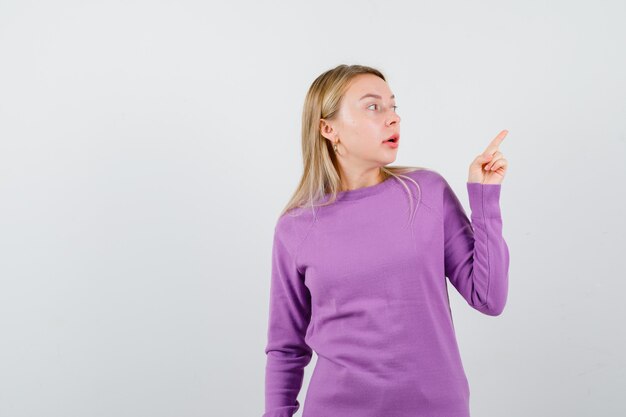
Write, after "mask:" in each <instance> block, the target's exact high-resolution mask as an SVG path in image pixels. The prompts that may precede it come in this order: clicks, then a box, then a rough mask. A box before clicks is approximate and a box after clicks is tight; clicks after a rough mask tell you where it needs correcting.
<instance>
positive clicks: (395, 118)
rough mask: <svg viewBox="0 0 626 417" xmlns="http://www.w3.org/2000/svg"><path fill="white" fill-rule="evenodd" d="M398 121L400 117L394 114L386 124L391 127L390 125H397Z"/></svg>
mask: <svg viewBox="0 0 626 417" xmlns="http://www.w3.org/2000/svg"><path fill="white" fill-rule="evenodd" d="M400 120H402V119H401V118H400V116H399V115H398V114H396V113H394V114H393V115H392V116H391V119H389V121H388V122H387V124H388V125H391V124H393V123H395V124H398V123H400Z"/></svg>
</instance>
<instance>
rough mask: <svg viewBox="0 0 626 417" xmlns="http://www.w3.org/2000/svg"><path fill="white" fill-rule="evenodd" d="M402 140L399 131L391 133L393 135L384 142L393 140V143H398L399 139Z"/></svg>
mask: <svg viewBox="0 0 626 417" xmlns="http://www.w3.org/2000/svg"><path fill="white" fill-rule="evenodd" d="M399 140H400V135H398V134H397V133H396V134H394V135H391V137H389V138H388V139H387V140H384V141H383V142H393V143H398V141H399Z"/></svg>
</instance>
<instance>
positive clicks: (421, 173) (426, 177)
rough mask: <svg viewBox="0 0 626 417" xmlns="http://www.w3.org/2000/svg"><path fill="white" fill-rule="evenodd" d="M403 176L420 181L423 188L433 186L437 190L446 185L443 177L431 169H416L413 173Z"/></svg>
mask: <svg viewBox="0 0 626 417" xmlns="http://www.w3.org/2000/svg"><path fill="white" fill-rule="evenodd" d="M404 175H408V176H409V177H411V178H413V179H414V180H418V181H420V184H422V185H425V186H430V187H433V186H434V187H437V188H439V187H441V186H444V185H445V184H447V181H446V179H445V178H444V176H443V175H442V174H440V173H439V172H438V171H436V170H434V169H432V168H423V167H418V168H416V169H415V170H413V171H410V172H407V173H405V174H404Z"/></svg>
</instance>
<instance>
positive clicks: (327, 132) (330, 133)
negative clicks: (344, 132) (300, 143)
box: [320, 119, 337, 142]
mask: <svg viewBox="0 0 626 417" xmlns="http://www.w3.org/2000/svg"><path fill="white" fill-rule="evenodd" d="M320 134H321V135H322V136H324V137H325V138H326V139H328V140H330V141H331V142H334V140H335V137H336V136H337V132H336V131H335V128H334V127H333V126H332V125H331V124H330V123H329V122H328V121H327V120H325V119H320Z"/></svg>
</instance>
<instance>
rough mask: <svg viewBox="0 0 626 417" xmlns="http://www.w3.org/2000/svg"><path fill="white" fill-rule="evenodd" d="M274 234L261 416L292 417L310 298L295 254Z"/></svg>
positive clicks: (304, 360) (307, 355) (306, 350)
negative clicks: (263, 403)
mask: <svg viewBox="0 0 626 417" xmlns="http://www.w3.org/2000/svg"><path fill="white" fill-rule="evenodd" d="M280 230H281V229H280V228H277V229H275V231H274V242H273V249H272V273H271V284H270V305H269V324H268V331H267V345H266V348H265V353H266V357H267V361H266V368H265V412H264V414H263V416H262V417H291V416H293V414H295V413H296V411H298V408H300V403H299V402H298V400H297V397H298V393H299V392H300V389H301V388H302V382H303V378H304V368H305V367H306V366H307V365H308V364H309V362H310V361H311V358H312V349H311V348H310V347H309V346H308V345H307V344H306V343H305V340H304V337H305V334H306V330H307V327H308V324H309V322H310V317H311V298H310V293H309V291H308V288H307V287H306V286H305V285H304V277H303V275H302V274H301V273H300V271H299V270H298V268H297V266H296V264H295V259H294V254H293V253H292V252H290V250H291V251H293V249H288V247H287V245H286V244H285V242H284V240H283V239H282V238H281V233H280Z"/></svg>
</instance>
